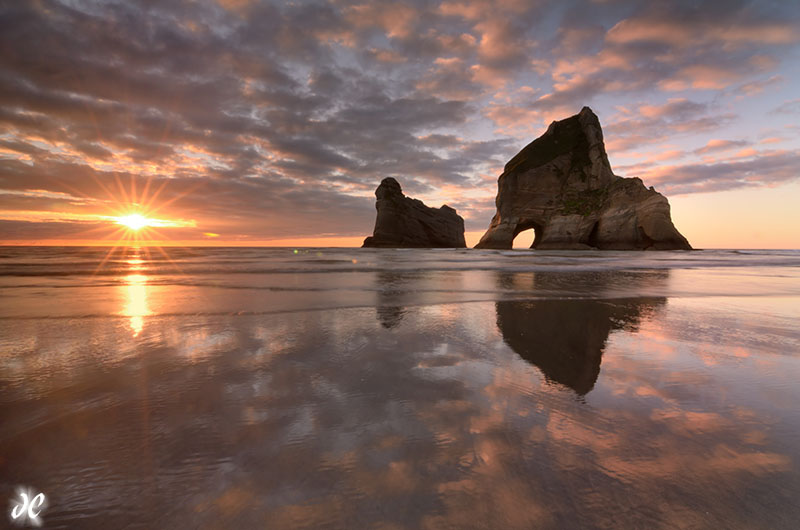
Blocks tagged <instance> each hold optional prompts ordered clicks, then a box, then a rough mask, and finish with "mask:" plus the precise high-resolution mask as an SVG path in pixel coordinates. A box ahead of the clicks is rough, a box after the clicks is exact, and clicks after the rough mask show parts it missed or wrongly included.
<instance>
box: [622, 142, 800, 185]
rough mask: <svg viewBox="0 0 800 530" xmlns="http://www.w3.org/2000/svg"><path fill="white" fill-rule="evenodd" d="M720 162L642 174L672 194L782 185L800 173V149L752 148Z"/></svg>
mask: <svg viewBox="0 0 800 530" xmlns="http://www.w3.org/2000/svg"><path fill="white" fill-rule="evenodd" d="M743 155H744V156H737V155H734V156H732V157H730V158H728V159H724V160H721V161H718V162H716V163H691V164H684V165H667V166H659V167H653V168H650V169H648V170H644V171H643V172H642V173H640V174H638V175H630V176H638V177H640V178H641V179H642V180H643V181H645V183H646V184H647V185H648V186H656V187H657V188H658V189H659V191H661V192H664V193H666V194H668V195H681V194H686V193H700V192H711V191H723V190H730V189H735V188H743V187H750V186H778V185H780V184H783V183H786V182H790V181H793V180H796V179H797V178H798V177H800V173H798V171H797V168H798V167H800V166H798V164H800V152H798V151H785V150H773V151H755V150H748V151H747V152H746V153H743Z"/></svg>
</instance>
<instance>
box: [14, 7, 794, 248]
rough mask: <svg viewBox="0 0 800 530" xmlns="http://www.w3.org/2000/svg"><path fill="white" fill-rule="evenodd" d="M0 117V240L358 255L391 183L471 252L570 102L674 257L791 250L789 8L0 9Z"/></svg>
mask: <svg viewBox="0 0 800 530" xmlns="http://www.w3.org/2000/svg"><path fill="white" fill-rule="evenodd" d="M0 102H1V103H2V105H0V243H5V244H19V243H28V244H31V243H50V244H53V243H59V242H60V243H97V242H109V241H114V240H116V239H118V238H120V237H127V236H129V234H127V236H126V230H128V229H127V228H125V227H124V226H123V225H121V224H119V223H118V222H117V218H119V217H124V216H130V215H135V214H139V215H142V216H144V217H146V218H147V219H149V220H147V221H146V222H147V223H149V226H146V227H145V228H144V229H143V230H144V231H143V232H141V233H142V234H145V233H146V234H147V236H146V237H145V239H155V240H158V241H168V242H170V243H171V244H185V243H189V244H239V245H242V244H251V245H257V244H270V245H304V244H305V245H347V246H358V245H360V243H361V241H362V240H363V238H364V237H365V236H367V235H369V234H371V232H372V228H373V224H374V220H375V206H374V204H375V197H374V190H375V188H376V187H377V185H378V183H379V182H380V180H381V179H382V178H384V177H388V176H392V177H395V178H396V179H397V180H398V181H399V182H400V183H401V185H402V187H403V190H404V192H405V193H406V194H408V195H410V196H413V197H416V198H420V199H422V200H424V201H425V202H426V204H428V205H430V206H439V205H440V204H442V203H447V204H449V205H450V206H453V207H454V208H456V209H457V210H458V212H459V214H460V215H462V216H463V217H464V218H465V220H466V230H467V243H468V244H470V245H471V244H474V243H475V242H477V240H478V238H479V237H480V235H481V234H482V233H483V231H484V230H485V229H486V228H487V227H488V225H489V221H490V219H491V217H492V215H493V213H494V198H495V194H496V191H497V177H498V175H499V174H500V172H501V170H502V166H503V164H504V163H505V162H506V161H507V160H508V159H509V158H510V157H511V156H513V155H514V154H515V153H516V152H517V151H518V150H519V149H521V148H522V147H524V146H525V145H526V144H527V143H529V142H530V141H531V140H533V139H534V138H536V137H537V136H539V135H540V134H542V133H543V132H544V130H545V129H546V127H547V124H548V123H550V122H551V121H552V120H555V119H562V118H565V117H567V116H570V115H572V114H575V113H577V112H578V111H580V109H581V107H582V106H584V105H588V106H590V107H591V108H592V109H593V110H594V112H595V113H596V114H597V115H598V117H599V118H600V121H601V123H602V125H603V130H604V135H605V141H606V147H607V150H608V154H609V158H610V161H611V165H612V168H613V169H614V171H615V173H616V174H618V175H621V176H626V177H633V176H638V177H640V178H642V179H643V180H644V182H645V184H646V185H647V186H655V187H656V189H657V190H658V191H660V192H661V193H663V194H665V195H666V196H667V197H668V198H669V200H670V204H671V205H672V211H673V220H674V222H675V225H676V226H677V228H678V229H679V230H680V231H681V232H682V233H683V234H684V235H685V236H686V237H687V238H688V239H689V241H690V242H691V243H692V245H693V246H695V247H700V248H702V247H705V248H709V247H724V248H737V247H738V248H800V179H798V177H800V2H796V1H784V0H776V1H750V2H745V1H739V0H716V1H706V2H704V1H689V0H682V1H665V2H655V1H653V2H650V1H633V0H594V1H589V0H584V1H577V0H575V1H569V0H565V1H558V2H556V1H553V2H547V1H543V0H540V1H523V0H505V1H499V2H490V1H464V2H462V1H446V2H427V1H424V0H420V1H416V2H381V1H379V2H366V3H358V2H354V3H348V2H340V1H335V0H334V1H329V2H324V1H303V0H298V1H294V2H275V3H266V2H258V1H248V0H184V1H178V0H171V1H163V2H158V1H152V0H151V1H141V2H138V1H137V2H134V1H129V0H119V1H108V2H99V1H82V0H63V1H61V2H59V1H50V0H38V1H36V0H31V1H19V2H5V3H4V4H3V6H2V7H0ZM127 220H128V225H129V226H130V224H131V223H133V224H134V225H141V224H142V223H144V222H145V221H142V220H141V219H140V218H130V217H127ZM530 239H532V237H531V238H529V240H528V241H527V243H528V244H529V243H530Z"/></svg>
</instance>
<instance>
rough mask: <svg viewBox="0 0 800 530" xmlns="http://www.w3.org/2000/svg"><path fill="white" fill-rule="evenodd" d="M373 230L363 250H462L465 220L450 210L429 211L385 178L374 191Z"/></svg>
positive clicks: (432, 209)
mask: <svg viewBox="0 0 800 530" xmlns="http://www.w3.org/2000/svg"><path fill="white" fill-rule="evenodd" d="M375 196H376V197H377V198H378V201H377V203H376V204H375V208H376V209H377V210H378V216H377V218H376V219H375V230H374V231H373V233H372V235H371V236H370V237H368V238H366V239H365V240H364V244H363V245H362V247H383V248H465V247H466V246H467V243H466V241H465V240H464V219H462V218H461V216H460V215H458V214H457V213H456V211H455V210H454V209H453V208H450V207H449V206H447V205H443V206H442V207H441V208H438V209H437V208H430V207H428V206H425V205H424V204H423V203H422V201H420V200H417V199H412V198H410V197H406V196H405V195H403V190H402V189H401V188H400V184H399V183H398V182H397V181H396V180H395V179H393V178H391V177H389V178H385V179H383V180H382V181H381V184H380V186H378V189H377V190H375Z"/></svg>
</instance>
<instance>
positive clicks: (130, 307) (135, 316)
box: [123, 274, 151, 337]
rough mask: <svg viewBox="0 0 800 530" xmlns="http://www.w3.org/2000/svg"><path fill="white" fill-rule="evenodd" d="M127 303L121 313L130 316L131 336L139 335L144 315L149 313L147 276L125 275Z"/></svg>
mask: <svg viewBox="0 0 800 530" xmlns="http://www.w3.org/2000/svg"><path fill="white" fill-rule="evenodd" d="M125 283H126V287H127V299H128V303H127V305H126V306H125V309H124V310H123V314H124V315H125V316H127V317H130V326H131V329H132V330H133V336H134V337H135V336H137V335H139V333H141V332H142V328H143V327H144V317H146V316H147V315H150V314H151V313H150V310H149V309H148V308H147V287H146V284H147V276H145V275H143V274H130V275H128V276H126V277H125Z"/></svg>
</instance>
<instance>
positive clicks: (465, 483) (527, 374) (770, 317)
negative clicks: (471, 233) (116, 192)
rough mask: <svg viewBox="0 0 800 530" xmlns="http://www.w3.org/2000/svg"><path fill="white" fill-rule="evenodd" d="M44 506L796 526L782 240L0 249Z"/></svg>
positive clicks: (363, 523)
mask: <svg viewBox="0 0 800 530" xmlns="http://www.w3.org/2000/svg"><path fill="white" fill-rule="evenodd" d="M0 300H2V303H1V304H0V418H2V430H1V431H0V489H2V492H3V493H4V494H5V497H6V498H11V497H12V496H13V492H14V490H15V488H16V487H18V486H25V487H30V488H34V489H35V490H36V491H41V492H43V493H44V494H45V495H46V496H47V508H46V510H45V511H43V512H42V518H43V520H44V525H45V527H46V528H123V527H124V528H252V527H260V528H386V529H389V528H710V527H715V528H743V529H744V528H747V529H751V528H770V529H776V528H778V529H780V528H786V529H789V528H794V527H795V525H796V522H797V521H798V520H800V503H798V500H797V499H798V495H799V494H800V407H798V403H800V385H798V384H797V382H798V380H800V326H798V324H797V323H798V322H800V251H796V250H790V251H757V250H756V251H734V250H701V251H692V252H686V251H664V252H636V251H628V252H624V251H619V252H603V251H490V250H470V249H461V250H416V249H413V250H396V249H341V248H340V249H337V248H299V249H293V248H163V249H157V248H148V247H141V248H139V247H129V248H117V249H116V250H113V251H110V249H108V248H103V247H2V248H0Z"/></svg>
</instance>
